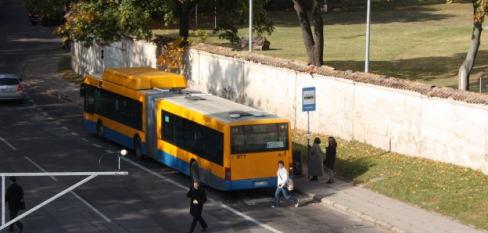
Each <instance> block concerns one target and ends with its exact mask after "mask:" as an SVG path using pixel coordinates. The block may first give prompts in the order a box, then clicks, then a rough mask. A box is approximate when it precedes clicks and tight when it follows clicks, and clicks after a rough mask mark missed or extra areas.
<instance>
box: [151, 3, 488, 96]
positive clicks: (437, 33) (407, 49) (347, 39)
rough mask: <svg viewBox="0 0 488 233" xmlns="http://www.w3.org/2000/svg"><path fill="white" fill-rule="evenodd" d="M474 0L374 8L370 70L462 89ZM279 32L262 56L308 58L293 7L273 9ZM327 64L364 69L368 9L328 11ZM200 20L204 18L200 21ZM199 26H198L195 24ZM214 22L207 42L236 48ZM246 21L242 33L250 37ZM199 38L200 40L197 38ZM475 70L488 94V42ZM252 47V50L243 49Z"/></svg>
mask: <svg viewBox="0 0 488 233" xmlns="http://www.w3.org/2000/svg"><path fill="white" fill-rule="evenodd" d="M472 11H473V9H472V5H471V4H458V3H456V4H434V5H421V6H415V7H403V8H402V7H400V8H399V7H392V8H391V9H389V8H388V7H383V8H381V9H379V10H375V9H372V11H371V30H370V55H369V72H371V73H376V74H381V75H388V76H393V77H398V78H403V79H408V80H413V81H419V82H425V83H430V84H433V85H436V86H448V87H453V88H457V83H458V79H457V73H458V70H459V67H460V66H461V64H462V63H463V61H464V57H465V56H466V54H467V51H468V48H469V45H470V38H471V32H472V27H473V23H472V18H473V15H472ZM268 15H269V17H270V18H271V19H273V20H274V22H275V27H276V28H275V32H274V33H273V34H272V35H264V36H266V38H267V39H268V40H269V41H270V42H271V46H270V50H266V51H254V52H256V53H259V54H265V55H269V56H276V57H283V58H288V59H293V60H303V61H306V60H307V56H306V52H305V46H304V44H303V41H302V32H301V29H300V27H299V24H298V18H297V15H296V13H295V12H294V11H286V12H269V13H268ZM322 16H323V19H324V24H325V26H324V33H325V38H324V43H325V48H324V64H325V65H328V66H332V67H335V68H336V69H339V70H353V71H364V66H365V62H364V60H365V47H366V13H365V12H330V13H324V14H323V15H322ZM199 22H200V21H199ZM191 27H192V28H194V24H191ZM213 27H214V21H213V19H211V20H210V21H206V22H204V21H203V20H202V23H200V24H199V29H205V30H207V32H208V34H209V38H208V40H207V41H206V43H209V44H215V45H221V46H228V47H234V48H236V49H237V50H241V49H240V48H238V47H237V46H235V45H234V46H232V45H230V43H229V42H228V41H224V40H220V39H218V34H213V33H212V29H213ZM248 32H249V30H248V27H247V25H242V27H241V28H240V29H239V36H240V37H241V36H247V35H248ZM154 33H155V34H158V35H165V36H169V37H174V38H176V37H178V30H165V29H157V30H154ZM195 39H198V38H196V37H195ZM487 40H488V35H487V34H486V33H482V37H481V46H480V48H479V52H478V55H477V58H476V63H475V67H474V69H473V72H472V74H471V80H470V82H471V87H470V88H471V90H472V91H476V92H478V91H479V78H480V77H481V78H482V83H483V84H482V89H483V90H482V91H483V92H484V93H488V87H486V85H488V76H487V75H486V71H487V68H488V62H486V60H487V58H488V48H487V46H486V45H484V43H483V41H487ZM244 50H248V48H244Z"/></svg>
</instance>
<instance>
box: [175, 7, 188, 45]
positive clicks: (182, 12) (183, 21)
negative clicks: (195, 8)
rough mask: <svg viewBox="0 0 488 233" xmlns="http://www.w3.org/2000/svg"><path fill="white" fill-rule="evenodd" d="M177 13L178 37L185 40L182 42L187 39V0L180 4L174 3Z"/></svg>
mask: <svg viewBox="0 0 488 233" xmlns="http://www.w3.org/2000/svg"><path fill="white" fill-rule="evenodd" d="M176 4H177V7H178V12H179V16H180V36H181V37H183V38H185V40H184V41H186V40H187V39H188V35H189V33H188V31H189V30H190V25H189V22H190V21H189V19H188V17H190V15H189V14H190V9H189V0H184V1H182V2H180V1H176Z"/></svg>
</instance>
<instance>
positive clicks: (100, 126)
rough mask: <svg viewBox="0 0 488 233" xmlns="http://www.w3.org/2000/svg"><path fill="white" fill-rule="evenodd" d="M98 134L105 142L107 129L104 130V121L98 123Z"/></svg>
mask: <svg viewBox="0 0 488 233" xmlns="http://www.w3.org/2000/svg"><path fill="white" fill-rule="evenodd" d="M97 134H98V137H100V138H101V139H102V140H105V129H104V128H103V123H102V121H98V123H97Z"/></svg>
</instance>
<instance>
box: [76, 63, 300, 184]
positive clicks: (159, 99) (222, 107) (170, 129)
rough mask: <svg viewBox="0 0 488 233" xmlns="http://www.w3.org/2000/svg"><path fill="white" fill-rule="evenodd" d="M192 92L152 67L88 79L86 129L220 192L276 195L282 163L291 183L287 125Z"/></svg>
mask: <svg viewBox="0 0 488 233" xmlns="http://www.w3.org/2000/svg"><path fill="white" fill-rule="evenodd" d="M186 87H187V84H186V80H185V78H184V77H183V76H181V75H178V74H174V73H168V72H164V71H161V70H157V69H153V68H150V67H135V68H112V69H106V70H105V71H104V74H103V75H102V76H101V77H94V76H89V75H87V76H86V77H85V82H84V84H82V86H81V88H80V94H81V95H82V96H84V99H85V102H84V118H85V128H86V129H87V130H88V131H90V132H92V133H96V134H98V136H100V137H101V138H105V139H109V140H111V141H114V142H117V143H119V144H121V145H123V146H125V147H127V148H130V149H133V150H134V152H135V154H136V156H137V157H138V158H141V159H142V158H144V157H149V158H152V159H155V160H157V161H159V162H161V163H163V164H165V165H167V166H169V167H172V168H174V169H176V170H178V171H180V172H182V173H184V174H186V175H189V176H190V177H191V178H192V179H200V180H201V181H202V182H203V183H205V184H207V185H209V186H211V187H213V188H215V189H219V190H239V189H254V188H267V187H276V171H277V169H278V161H280V160H282V161H283V162H285V165H289V166H285V167H287V169H288V170H289V173H290V176H293V171H292V140H291V129H290V122H289V121H288V120H287V119H285V118H282V117H279V116H276V115H273V114H269V113H265V112H262V111H259V110H257V109H254V108H251V107H248V106H245V105H241V104H238V103H235V102H232V101H229V100H226V99H223V98H220V97H217V96H213V95H211V94H205V93H201V92H199V91H196V90H191V89H187V88H186Z"/></svg>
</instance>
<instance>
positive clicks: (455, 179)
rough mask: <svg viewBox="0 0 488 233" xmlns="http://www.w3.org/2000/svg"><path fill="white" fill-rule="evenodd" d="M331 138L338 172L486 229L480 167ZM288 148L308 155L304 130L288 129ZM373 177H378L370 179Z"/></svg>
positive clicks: (485, 180) (486, 181)
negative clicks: (290, 136) (290, 142)
mask: <svg viewBox="0 0 488 233" xmlns="http://www.w3.org/2000/svg"><path fill="white" fill-rule="evenodd" d="M315 137H319V138H321V139H323V141H326V140H325V139H326V138H327V137H328V135H311V139H313V138H315ZM336 139H337V138H336ZM337 143H338V149H337V160H336V164H335V171H334V172H335V174H337V175H338V176H340V177H343V178H344V179H345V180H348V181H351V182H353V183H355V184H362V185H363V187H365V188H368V189H371V190H373V191H375V192H377V193H381V194H383V195H386V196H389V197H391V198H394V199H397V200H400V201H402V202H405V203H410V204H412V205H415V206H418V207H420V208H422V209H425V210H429V211H433V212H436V213H439V214H441V215H444V216H447V217H450V218H452V219H456V220H459V221H460V222H461V223H463V224H466V225H472V226H475V227H476V228H479V229H484V230H488V196H487V195H486V193H488V176H486V175H484V174H483V173H481V172H479V171H475V170H473V169H470V168H464V167H460V166H456V165H453V164H446V163H441V162H436V161H433V160H429V159H421V158H414V157H410V156H405V155H400V154H396V153H389V152H387V151H383V150H381V149H378V148H374V147H372V146H370V145H367V144H364V143H360V142H357V141H345V140H342V139H340V138H339V139H337ZM324 146H325V145H323V144H322V145H321V147H322V148H323V147H324ZM293 150H294V151H296V150H299V151H301V153H302V161H304V162H306V161H308V160H307V139H306V132H302V131H298V130H295V131H294V132H293ZM324 152H325V151H324ZM324 154H325V153H324ZM379 177H382V178H384V179H383V180H381V181H377V182H372V181H371V179H374V178H379Z"/></svg>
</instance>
